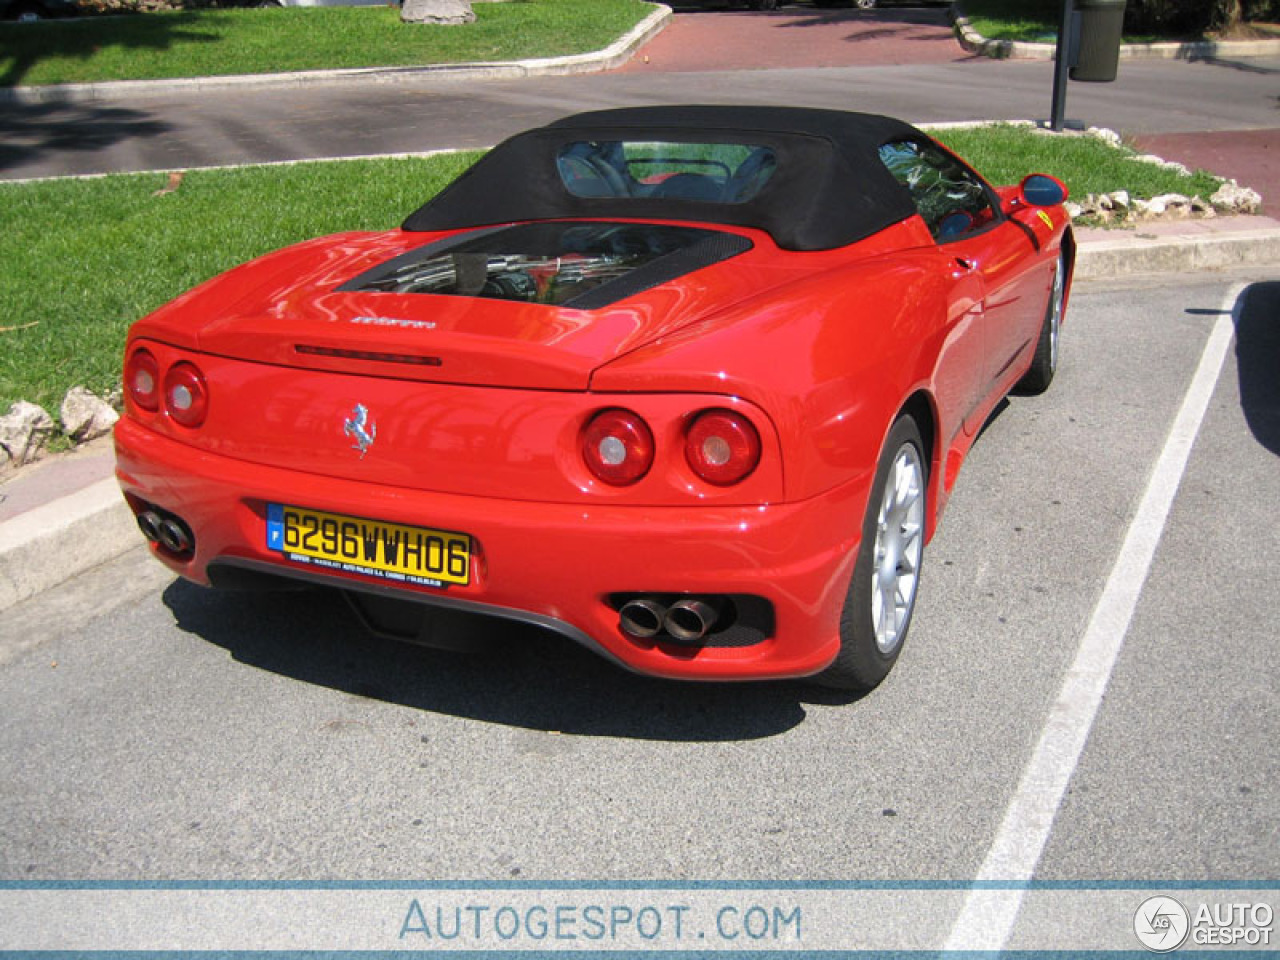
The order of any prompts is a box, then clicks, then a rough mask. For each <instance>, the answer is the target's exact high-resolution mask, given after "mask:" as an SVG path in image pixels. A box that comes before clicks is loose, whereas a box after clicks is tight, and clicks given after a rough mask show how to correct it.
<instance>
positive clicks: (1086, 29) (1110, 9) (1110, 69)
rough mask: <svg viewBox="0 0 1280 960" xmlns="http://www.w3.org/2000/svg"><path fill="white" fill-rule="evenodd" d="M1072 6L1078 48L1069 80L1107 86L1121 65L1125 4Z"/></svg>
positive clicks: (1108, 1) (1098, 1)
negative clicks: (1076, 18)
mask: <svg viewBox="0 0 1280 960" xmlns="http://www.w3.org/2000/svg"><path fill="white" fill-rule="evenodd" d="M1075 4H1076V15H1077V16H1078V17H1079V18H1080V19H1079V21H1078V24H1079V47H1078V48H1077V53H1076V58H1075V63H1074V65H1073V66H1072V67H1071V79H1072V80H1086V81H1091V82H1097V83H1109V82H1110V81H1112V80H1114V79H1115V78H1116V68H1117V67H1118V66H1119V65H1120V35H1121V34H1122V33H1123V32H1124V5H1125V0H1075Z"/></svg>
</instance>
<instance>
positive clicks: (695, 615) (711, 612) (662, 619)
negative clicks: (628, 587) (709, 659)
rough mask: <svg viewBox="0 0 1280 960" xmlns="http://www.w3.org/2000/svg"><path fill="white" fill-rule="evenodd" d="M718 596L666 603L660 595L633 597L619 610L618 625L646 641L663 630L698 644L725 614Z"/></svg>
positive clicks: (628, 634) (678, 638)
mask: <svg viewBox="0 0 1280 960" xmlns="http://www.w3.org/2000/svg"><path fill="white" fill-rule="evenodd" d="M724 609H725V603H724V600H723V599H721V598H720V597H683V598H681V599H679V600H677V601H675V602H674V603H669V602H668V601H666V600H664V599H663V598H661V597H656V596H648V597H636V598H635V599H633V600H628V601H627V602H626V603H624V604H623V605H622V608H621V609H620V610H619V611H618V626H619V627H620V628H621V629H622V632H623V633H625V634H626V635H627V636H629V637H635V638H637V639H639V640H648V639H652V638H653V637H657V636H659V635H660V634H663V633H665V634H666V635H667V636H668V637H670V639H672V640H675V641H677V642H678V643H698V642H699V641H701V640H702V639H703V638H704V637H706V635H707V634H708V633H710V632H711V631H712V630H713V629H714V628H715V626H716V623H717V622H719V620H720V618H721V616H722V615H723V613H724Z"/></svg>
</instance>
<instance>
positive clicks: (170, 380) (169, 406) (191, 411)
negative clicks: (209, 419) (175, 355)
mask: <svg viewBox="0 0 1280 960" xmlns="http://www.w3.org/2000/svg"><path fill="white" fill-rule="evenodd" d="M164 408H165V410H166V411H168V413H169V416H170V417H172V418H173V419H174V421H176V422H177V423H180V424H181V425H182V426H184V427H198V426H200V424H202V423H204V418H205V415H206V414H207V413H208V412H209V388H208V387H206V386H205V382H204V375H203V374H201V373H200V371H199V370H197V369H196V368H195V367H194V366H193V365H192V364H190V363H175V364H174V365H173V366H172V367H170V368H169V372H168V373H166V374H165V376H164Z"/></svg>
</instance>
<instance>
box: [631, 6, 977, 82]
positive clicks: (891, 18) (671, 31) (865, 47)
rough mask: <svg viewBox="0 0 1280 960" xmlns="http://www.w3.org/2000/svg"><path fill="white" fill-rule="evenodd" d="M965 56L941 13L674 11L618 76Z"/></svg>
mask: <svg viewBox="0 0 1280 960" xmlns="http://www.w3.org/2000/svg"><path fill="white" fill-rule="evenodd" d="M968 59H971V56H970V54H968V53H966V52H965V51H964V50H963V49H962V48H961V46H960V44H959V43H957V42H956V39H955V36H954V35H953V33H952V31H951V22H950V19H949V17H948V14H947V10H946V8H945V7H944V8H939V7H936V6H935V7H888V8H884V9H880V10H839V9H837V10H820V9H817V8H816V7H807V6H805V7H799V6H788V7H784V8H782V9H781V10H773V11H768V12H764V11H746V10H706V11H702V10H698V11H680V10H677V12H676V14H675V16H674V17H672V19H671V22H670V23H669V24H668V25H667V27H666V29H664V30H663V31H662V33H660V34H659V35H658V36H657V37H655V38H654V39H653V40H651V41H649V43H647V44H646V45H645V46H644V47H642V48H641V49H640V51H639V52H638V53H637V54H636V56H635V57H633V58H632V59H631V61H630V62H629V63H627V64H626V65H625V66H623V67H621V68H619V71H618V72H621V73H645V72H648V73H694V72H704V71H709V70H778V69H790V68H798V67H857V66H877V65H878V66H884V65H890V64H904V63H915V64H920V63H949V62H952V61H956V60H968Z"/></svg>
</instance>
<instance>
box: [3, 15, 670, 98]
mask: <svg viewBox="0 0 1280 960" xmlns="http://www.w3.org/2000/svg"><path fill="white" fill-rule="evenodd" d="M654 6H655V7H656V9H655V10H654V11H653V12H652V13H650V14H649V15H648V16H647V17H645V18H644V19H643V20H641V21H640V22H639V23H638V24H636V25H635V26H634V27H632V29H631V30H630V32H628V33H627V34H625V35H624V36H622V37H621V38H619V39H618V40H615V41H614V42H613V43H611V44H609V46H607V47H605V48H604V49H603V50H595V51H593V52H591V53H579V54H574V55H572V56H567V57H544V58H541V59H535V60H516V61H508V62H501V63H446V64H439V65H433V66H426V67H361V68H356V69H350V70H302V71H295V72H293V73H267V74H237V75H232V76H225V77H178V78H174V79H169V80H117V81H112V82H109V83H65V84H55V85H50V86H44V87H10V88H7V89H0V103H18V104H39V103H86V102H90V101H94V100H129V99H134V98H139V97H157V96H165V95H167V94H173V93H189V92H191V91H192V90H225V89H270V88H272V87H298V86H313V85H318V84H339V83H369V84H377V83H405V82H409V81H416V80H432V81H439V82H448V83H458V82H462V81H468V80H518V79H521V78H523V77H546V76H567V75H570V74H577V73H597V72H599V71H602V70H612V69H613V68H614V67H620V66H622V64H624V63H626V62H627V61H628V60H629V59H631V55H632V54H633V53H635V52H636V50H638V49H639V48H640V47H641V46H643V45H644V44H645V43H648V42H649V41H650V40H651V39H653V38H654V37H655V36H657V34H659V33H660V32H661V31H662V29H663V28H664V27H665V26H666V25H667V22H668V21H669V20H670V19H671V8H670V7H667V6H664V5H662V4H654Z"/></svg>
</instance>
